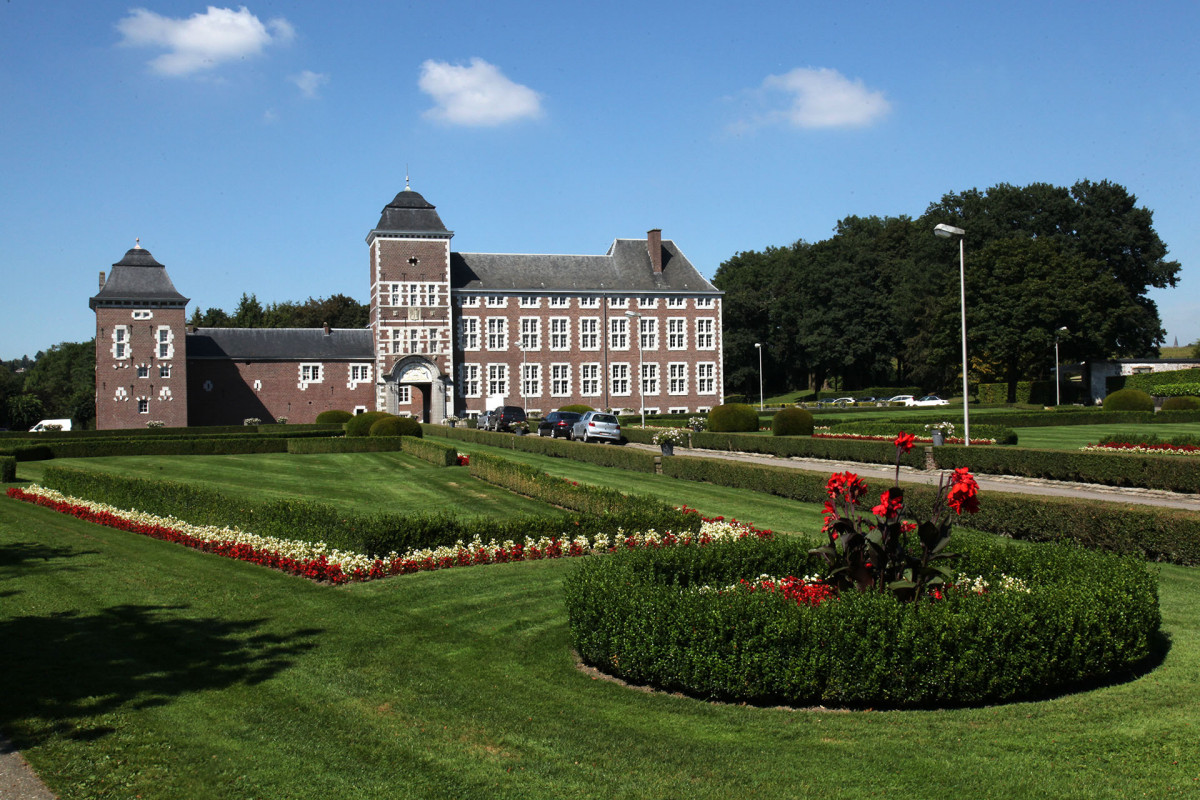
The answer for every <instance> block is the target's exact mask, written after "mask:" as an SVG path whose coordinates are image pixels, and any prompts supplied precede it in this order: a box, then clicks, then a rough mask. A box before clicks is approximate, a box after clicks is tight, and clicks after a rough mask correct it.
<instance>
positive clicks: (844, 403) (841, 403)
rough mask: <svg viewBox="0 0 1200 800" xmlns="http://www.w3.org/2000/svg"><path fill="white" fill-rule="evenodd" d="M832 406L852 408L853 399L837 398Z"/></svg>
mask: <svg viewBox="0 0 1200 800" xmlns="http://www.w3.org/2000/svg"><path fill="white" fill-rule="evenodd" d="M833 404H834V405H835V406H852V405H854V398H853V397H839V398H838V399H836V400H834V401H833Z"/></svg>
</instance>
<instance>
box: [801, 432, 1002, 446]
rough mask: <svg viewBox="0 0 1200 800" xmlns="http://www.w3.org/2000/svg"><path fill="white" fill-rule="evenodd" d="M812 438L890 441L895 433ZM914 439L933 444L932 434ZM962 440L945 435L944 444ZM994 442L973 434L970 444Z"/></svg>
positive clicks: (827, 434) (850, 434) (829, 433)
mask: <svg viewBox="0 0 1200 800" xmlns="http://www.w3.org/2000/svg"><path fill="white" fill-rule="evenodd" d="M813 438H814V439H849V440H850V441H855V442H890V441H892V440H893V439H895V438H896V434H894V433H879V434H870V433H832V432H828V433H825V432H814V433H813ZM914 441H916V442H918V443H920V444H933V437H932V436H914ZM963 441H964V440H963V438H962V437H960V436H947V437H946V438H945V443H946V444H962V443H963ZM995 443H996V440H995V439H980V438H977V437H974V436H972V437H971V444H980V445H982V444H995Z"/></svg>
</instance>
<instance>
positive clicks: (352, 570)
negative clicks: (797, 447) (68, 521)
mask: <svg viewBox="0 0 1200 800" xmlns="http://www.w3.org/2000/svg"><path fill="white" fill-rule="evenodd" d="M7 494H8V496H9V497H12V498H15V499H18V500H24V501H26V502H30V503H35V504H37V505H40V506H44V507H46V508H50V509H53V510H55V511H58V512H60V513H64V514H70V515H71V516H74V517H76V518H78V519H82V520H85V521H87V522H93V523H96V524H98V525H104V526H106V527H110V528H116V529H118V530H124V531H129V532H132V533H140V534H142V535H145V536H150V537H152V538H155V539H161V540H163V541H169V542H175V543H176V544H182V545H184V546H186V547H191V548H193V549H197V550H203V551H204V552H207V553H214V554H216V555H220V556H224V557H226V558H233V559H237V560H239V561H248V562H250V563H253V564H259V565H260V566H265V567H270V568H272V569H277V570H280V571H282V572H287V573H290V574H292V575H299V576H302V577H305V578H309V579H311V580H315V581H322V582H326V583H332V584H341V583H347V582H350V581H365V580H373V579H375V578H383V577H387V576H390V575H404V574H407V573H410V572H428V571H431V570H435V569H446V568H448V567H461V566H471V565H476V564H495V563H503V562H509V561H534V560H537V559H542V558H562V557H566V556H584V555H592V554H598V553H608V552H615V551H617V550H631V549H638V548H657V547H671V546H677V545H696V546H702V545H709V544H712V543H714V542H721V541H727V540H734V539H742V538H771V537H772V533H771V531H769V530H760V529H758V528H755V527H754V526H752V525H747V524H745V523H740V522H738V521H737V520H728V521H726V520H725V519H724V518H722V517H718V518H715V519H705V520H704V521H703V522H702V524H701V525H700V529H699V531H698V532H695V533H693V532H690V531H689V532H687V533H683V534H675V533H671V532H669V531H666V532H663V533H659V532H658V531H654V530H648V531H630V532H627V531H624V530H621V529H619V528H618V529H617V531H616V532H615V533H614V534H613V535H612V536H609V535H607V534H597V535H595V536H592V537H588V536H584V535H579V536H575V537H574V538H566V537H565V536H543V537H540V538H538V539H533V538H531V537H526V538H525V540H524V541H523V542H514V541H511V540H508V541H505V542H503V543H500V544H498V543H496V542H495V541H490V542H487V543H486V544H485V543H484V542H482V541H480V539H479V538H475V539H474V540H472V541H471V542H469V543H464V542H462V541H459V542H456V543H455V544H454V545H449V546H442V547H436V548H423V549H418V550H410V551H408V552H405V553H403V554H401V553H395V552H392V553H389V554H388V555H387V556H385V557H382V558H372V557H370V556H367V555H363V554H361V553H353V552H347V551H343V550H336V549H331V548H329V547H328V546H327V545H326V544H325V543H324V542H306V541H300V540H294V539H283V538H278V537H273V536H259V535H256V534H253V533H248V532H246V531H242V530H239V529H237V528H229V527H218V526H212V525H209V526H203V525H192V524H190V523H187V522H184V521H183V520H179V519H175V518H174V517H160V516H156V515H153V514H145V513H141V512H138V511H130V510H122V509H118V508H115V507H114V506H110V505H107V504H105V503H96V502H91V501H88V500H82V499H80V498H76V497H70V496H68V495H64V494H62V493H61V492H57V491H54V490H53V489H46V488H43V487H40V486H36V485H34V486H30V487H28V488H25V489H19V488H16V487H13V488H10V489H9V490H8V492H7ZM684 511H685V512H686V511H688V509H687V508H686V507H685V508H684ZM691 513H695V512H694V511H693V512H691Z"/></svg>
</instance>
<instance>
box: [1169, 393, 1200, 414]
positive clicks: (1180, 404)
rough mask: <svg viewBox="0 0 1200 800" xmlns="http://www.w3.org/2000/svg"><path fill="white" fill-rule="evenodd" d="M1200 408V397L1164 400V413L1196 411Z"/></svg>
mask: <svg viewBox="0 0 1200 800" xmlns="http://www.w3.org/2000/svg"><path fill="white" fill-rule="evenodd" d="M1198 408H1200V397H1186V396H1185V397H1168V398H1167V399H1166V400H1163V404H1162V410H1163V411H1195V410H1196V409H1198Z"/></svg>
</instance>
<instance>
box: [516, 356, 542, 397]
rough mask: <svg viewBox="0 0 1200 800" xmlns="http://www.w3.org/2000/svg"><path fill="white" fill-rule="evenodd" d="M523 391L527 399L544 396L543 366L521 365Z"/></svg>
mask: <svg viewBox="0 0 1200 800" xmlns="http://www.w3.org/2000/svg"><path fill="white" fill-rule="evenodd" d="M521 391H522V392H523V394H524V396H525V397H541V396H542V365H541V364H522V365H521Z"/></svg>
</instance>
